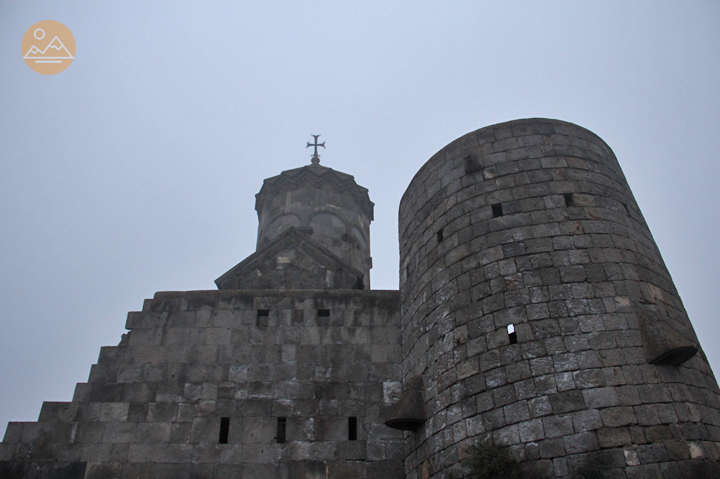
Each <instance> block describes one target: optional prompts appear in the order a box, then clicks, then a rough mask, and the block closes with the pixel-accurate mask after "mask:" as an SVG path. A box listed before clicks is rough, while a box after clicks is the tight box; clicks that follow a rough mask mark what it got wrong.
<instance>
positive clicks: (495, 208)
mask: <svg viewBox="0 0 720 479" xmlns="http://www.w3.org/2000/svg"><path fill="white" fill-rule="evenodd" d="M492 212H493V218H497V217H498V216H502V215H503V210H502V203H498V204H496V205H492Z"/></svg>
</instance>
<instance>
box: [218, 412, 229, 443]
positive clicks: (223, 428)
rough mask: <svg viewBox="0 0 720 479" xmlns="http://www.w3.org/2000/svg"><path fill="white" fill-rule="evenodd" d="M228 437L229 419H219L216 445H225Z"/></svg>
mask: <svg viewBox="0 0 720 479" xmlns="http://www.w3.org/2000/svg"><path fill="white" fill-rule="evenodd" d="M229 435H230V418H229V417H221V418H220V437H219V438H218V443H220V444H227V443H228V436H229Z"/></svg>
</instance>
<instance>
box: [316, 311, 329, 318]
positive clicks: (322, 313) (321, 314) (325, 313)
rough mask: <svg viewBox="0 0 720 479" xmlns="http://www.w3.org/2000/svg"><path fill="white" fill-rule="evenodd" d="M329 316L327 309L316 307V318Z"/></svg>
mask: <svg viewBox="0 0 720 479" xmlns="http://www.w3.org/2000/svg"><path fill="white" fill-rule="evenodd" d="M328 316H330V310H329V309H318V318H327V317H328Z"/></svg>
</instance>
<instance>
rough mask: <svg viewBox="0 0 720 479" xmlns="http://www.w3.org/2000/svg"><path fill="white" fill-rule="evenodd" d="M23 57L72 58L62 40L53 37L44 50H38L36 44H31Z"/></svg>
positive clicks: (39, 58) (37, 58) (41, 58)
mask: <svg viewBox="0 0 720 479" xmlns="http://www.w3.org/2000/svg"><path fill="white" fill-rule="evenodd" d="M63 53H64V55H63ZM23 58H24V59H26V60H72V59H73V58H74V57H73V56H72V55H70V52H69V51H68V49H67V48H65V45H63V42H62V41H60V39H59V38H58V37H55V38H53V39H52V41H51V42H50V43H48V45H47V46H46V47H45V49H44V50H40V49H39V48H38V47H37V46H36V45H33V46H31V47H30V50H28V52H27V53H26V54H25V56H24V57H23Z"/></svg>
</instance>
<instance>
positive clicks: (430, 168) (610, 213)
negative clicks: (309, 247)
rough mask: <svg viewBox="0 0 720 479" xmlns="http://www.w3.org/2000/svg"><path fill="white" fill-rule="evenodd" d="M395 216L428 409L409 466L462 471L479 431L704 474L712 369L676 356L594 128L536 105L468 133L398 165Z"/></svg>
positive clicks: (652, 261) (574, 457)
mask: <svg viewBox="0 0 720 479" xmlns="http://www.w3.org/2000/svg"><path fill="white" fill-rule="evenodd" d="M399 229H400V298H401V325H402V334H403V351H402V354H403V374H404V376H405V378H406V379H408V378H409V377H412V376H415V375H418V374H420V375H422V376H423V379H424V383H425V390H424V394H425V400H426V407H427V411H428V420H427V422H426V423H425V424H424V426H423V427H422V428H421V429H420V430H419V431H418V432H417V433H415V434H410V435H408V439H407V441H408V442H407V447H408V457H407V459H406V472H407V477H408V478H412V479H415V478H423V479H426V478H429V477H432V478H441V477H442V478H450V477H464V476H463V475H462V474H464V472H465V471H466V469H464V467H465V466H466V465H467V461H466V460H467V459H468V456H469V454H470V453H471V446H472V445H473V444H476V443H477V442H478V441H479V440H481V439H487V440H491V441H493V442H494V443H495V444H497V445H500V446H510V451H511V453H512V455H513V456H514V457H515V458H516V459H518V460H520V461H521V462H522V463H523V467H524V468H526V469H532V470H533V471H534V473H533V474H534V475H533V477H543V476H545V477H558V478H565V477H570V475H571V473H572V472H573V471H574V470H576V469H577V467H580V466H581V465H582V464H587V463H589V462H590V461H592V463H593V464H602V465H603V466H604V467H605V468H607V469H608V470H611V471H612V472H613V474H615V475H613V476H612V477H614V478H615V477H617V478H624V477H627V478H635V477H653V478H654V477H658V478H660V477H662V478H676V477H720V472H718V469H717V464H718V463H717V460H718V455H719V448H718V441H719V440H720V429H719V428H718V426H719V425H720V412H719V411H718V407H719V405H720V401H719V398H720V397H719V395H718V386H717V383H716V381H715V378H714V376H713V374H712V371H711V370H710V367H709V365H708V362H707V360H706V358H705V356H704V354H703V353H702V351H701V350H700V351H699V352H698V353H697V354H696V355H695V356H694V357H692V358H691V359H689V360H688V358H689V357H690V356H692V353H693V352H695V350H696V349H695V348H699V343H698V340H697V337H696V336H695V333H694V331H693V328H692V325H691V323H690V321H689V319H688V317H687V314H686V312H685V309H684V307H683V305H682V302H681V300H680V298H679V296H678V293H677V291H676V289H675V287H674V285H673V282H672V279H671V277H670V274H669V273H668V271H667V268H666V267H665V265H664V263H663V260H662V258H661V256H660V253H659V251H658V249H657V246H656V245H655V243H654V241H653V238H652V236H651V234H650V231H649V229H648V227H647V225H646V223H645V221H644V219H643V217H642V214H641V212H640V210H639V208H638V206H637V204H636V202H635V200H634V198H633V195H632V192H631V191H630V188H629V186H628V184H627V181H626V180H625V177H624V175H623V173H622V170H621V169H620V166H619V164H618V162H617V160H616V158H615V155H614V154H613V152H612V151H611V149H610V148H609V147H608V146H607V145H606V144H605V143H604V142H603V141H602V140H601V139H600V138H599V137H597V136H596V135H594V134H593V133H591V132H590V131H588V130H585V129H583V128H580V127H578V126H576V125H573V124H570V123H565V122H561V121H555V120H544V119H529V120H517V121H512V122H508V123H503V124H498V125H494V126H490V127H487V128H483V129H480V130H477V131H475V132H472V133H469V134H467V135H465V136H463V137H461V138H459V139H457V140H455V141H453V142H452V143H450V144H449V145H448V146H446V147H445V148H443V149H442V150H440V151H439V152H438V153H437V154H435V155H434V156H433V157H432V158H431V159H430V160H429V161H428V162H427V163H426V164H425V165H424V166H423V167H422V168H421V169H420V171H419V172H418V173H417V175H416V176H415V177H414V179H413V180H412V182H411V184H410V186H409V187H408V189H407V191H406V192H405V194H404V196H403V198H402V201H401V204H400V212H399ZM508 325H513V327H514V331H515V334H514V335H511V334H509V333H508V331H509V330H508ZM514 341H517V343H516V344H511V343H512V342H514ZM651 361H652V362H653V363H657V364H651V363H650V362H651ZM678 363H682V364H681V365H679V366H677V365H672V364H678ZM704 474H706V475H704Z"/></svg>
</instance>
